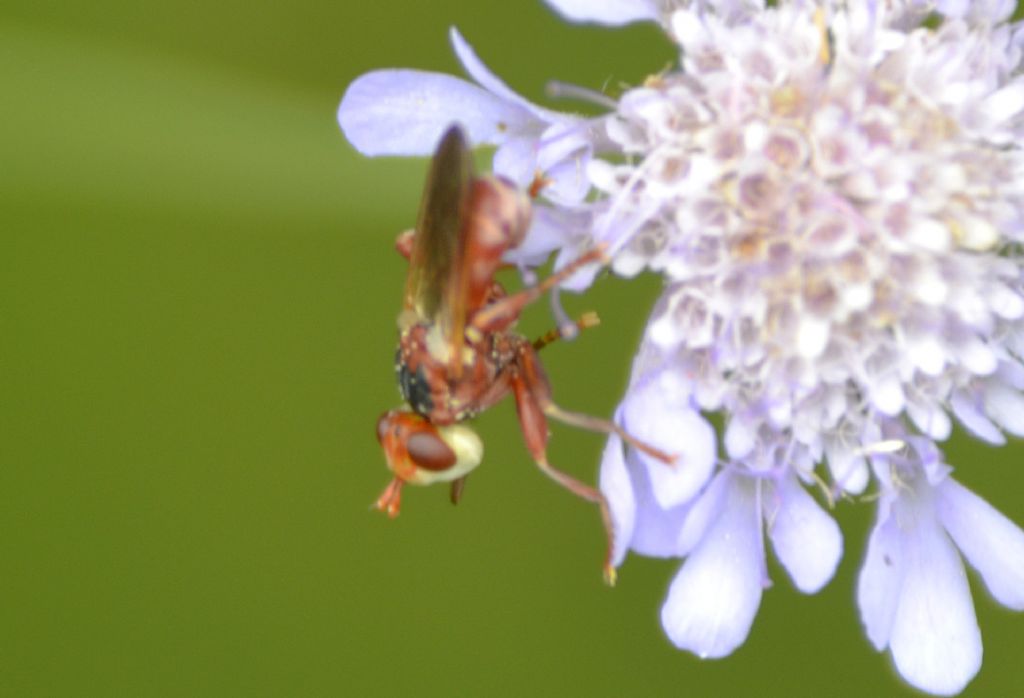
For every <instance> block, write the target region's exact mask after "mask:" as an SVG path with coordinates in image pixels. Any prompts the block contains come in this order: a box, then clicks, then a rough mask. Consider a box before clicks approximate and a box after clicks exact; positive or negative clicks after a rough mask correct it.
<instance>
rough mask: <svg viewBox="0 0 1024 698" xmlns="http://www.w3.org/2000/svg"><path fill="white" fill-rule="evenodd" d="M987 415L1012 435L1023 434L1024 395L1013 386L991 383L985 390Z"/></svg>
mask: <svg viewBox="0 0 1024 698" xmlns="http://www.w3.org/2000/svg"><path fill="white" fill-rule="evenodd" d="M985 408H986V410H987V412H988V416H989V417H991V418H992V420H993V421H994V422H995V423H996V424H998V425H999V426H1001V427H1002V428H1003V429H1005V430H1006V431H1008V432H1010V433H1011V434H1013V435H1014V436H1024V395H1022V394H1021V393H1019V392H1017V390H1016V389H1014V388H1009V387H1007V386H1005V385H1002V384H1000V383H992V384H990V385H989V386H988V387H987V389H986V390H985Z"/></svg>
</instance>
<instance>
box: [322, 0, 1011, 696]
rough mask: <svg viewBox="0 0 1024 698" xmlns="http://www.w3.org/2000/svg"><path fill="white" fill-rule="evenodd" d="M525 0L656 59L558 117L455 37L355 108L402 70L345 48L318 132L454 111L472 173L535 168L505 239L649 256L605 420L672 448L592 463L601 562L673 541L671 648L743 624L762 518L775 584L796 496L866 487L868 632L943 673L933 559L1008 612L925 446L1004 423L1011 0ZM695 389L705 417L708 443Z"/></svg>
mask: <svg viewBox="0 0 1024 698" xmlns="http://www.w3.org/2000/svg"><path fill="white" fill-rule="evenodd" d="M547 2H548V4H550V5H552V6H553V7H554V8H555V9H557V10H559V11H560V12H561V13H562V14H563V15H565V16H566V17H567V18H569V19H572V20H575V21H597V22H601V23H604V24H610V25H617V24H624V23H627V22H632V21H656V22H659V23H660V24H661V25H662V26H663V27H664V29H665V31H666V33H667V34H668V36H669V37H670V38H671V39H672V40H673V41H674V42H675V43H676V44H677V45H678V48H679V50H680V64H679V67H678V68H677V69H674V70H671V71H666V72H664V73H662V74H659V75H654V76H652V77H650V78H649V79H648V80H647V81H646V82H645V84H644V85H642V86H639V87H637V88H635V89H631V90H628V91H626V92H625V93H624V94H622V95H621V96H620V98H619V99H618V100H617V101H616V103H615V104H614V105H613V109H612V110H611V111H610V112H609V113H608V114H606V115H604V116H602V117H599V118H596V119H583V118H581V117H576V116H571V115H565V114H559V113H557V112H551V111H548V110H543V109H541V108H540V107H536V106H535V105H531V104H530V103H529V102H527V101H526V100H524V99H522V98H521V97H519V96H518V95H516V94H515V93H514V92H512V91H511V90H510V89H509V88H508V87H507V86H505V85H504V84H503V83H501V82H500V80H498V79H497V78H496V77H495V76H493V75H492V74H491V73H489V71H487V69H486V68H485V67H483V64H482V63H480V61H479V59H477V58H476V56H475V54H473V53H472V51H471V50H470V49H469V47H468V45H466V44H465V42H464V41H463V40H462V39H461V37H459V36H458V35H457V34H455V35H453V37H454V41H455V44H456V50H457V51H458V52H459V55H460V57H461V58H462V59H463V62H464V64H465V65H466V66H467V69H468V70H469V72H470V73H471V74H472V75H473V77H474V78H475V79H476V81H477V82H478V83H479V85H480V87H477V86H473V85H469V84H468V83H462V82H461V81H456V80H455V79H453V78H447V77H445V76H431V79H436V80H442V79H443V80H450V81H452V84H454V83H456V82H457V83H459V84H458V86H456V87H453V86H452V84H448V83H446V87H445V95H442V94H441V93H440V92H438V93H437V94H436V95H434V94H433V93H431V95H428V96H427V101H428V102H429V101H430V100H431V99H433V100H435V101H436V103H437V104H438V105H440V106H438V107H437V109H435V110H434V111H433V112H431V111H430V110H429V109H428V110H426V111H424V110H423V109H422V104H423V103H424V99H423V97H424V95H423V94H422V93H421V94H419V95H417V100H418V101H417V104H418V105H420V107H421V108H420V110H419V112H418V115H417V116H416V117H415V118H413V117H409V116H406V117H404V121H403V119H395V118H391V119H390V120H389V119H388V118H387V117H385V118H384V119H381V114H382V113H384V112H386V113H387V114H393V113H395V112H396V111H397V110H398V109H399V108H400V107H401V105H402V104H403V100H406V99H409V100H411V99H412V97H408V93H409V92H410V91H412V90H413V89H414V88H413V87H412V85H413V80H412V79H411V78H409V79H408V80H406V78H404V77H401V76H398V75H396V74H397V73H400V72H402V71H381V72H379V73H371V74H370V75H368V76H364V77H363V78H360V80H359V81H357V82H356V83H354V84H353V86H352V87H351V88H350V90H349V93H348V94H347V95H346V97H345V100H343V102H342V107H341V111H340V119H341V123H342V127H343V129H345V131H346V134H347V135H348V136H349V138H350V139H351V140H352V141H353V142H354V143H355V144H356V145H357V147H360V148H361V149H363V150H364V151H366V152H372V151H373V150H374V147H376V146H374V145H373V144H377V143H385V142H389V141H388V140H387V135H386V134H385V133H384V132H383V129H384V128H385V127H382V126H381V125H380V124H381V123H384V124H385V125H387V124H391V123H393V122H394V123H398V124H402V123H407V122H410V121H416V120H420V121H422V122H423V123H422V124H420V126H422V128H421V130H422V131H423V133H422V134H421V135H417V136H416V138H417V139H419V140H416V143H415V148H410V147H405V146H402V147H401V148H400V149H399V150H401V151H402V152H410V153H411V152H429V149H430V148H431V147H432V145H433V140H431V138H430V136H433V139H434V140H436V135H434V134H436V133H439V132H440V131H441V130H442V129H443V128H444V126H445V125H446V124H447V123H448V122H449V121H451V120H453V119H455V118H457V119H458V120H460V121H463V122H465V121H466V120H467V119H468V121H469V123H468V124H467V127H468V129H469V131H470V133H471V135H473V137H474V138H475V139H476V140H478V141H487V142H492V143H494V144H496V145H497V146H498V151H497V153H498V154H497V157H496V160H495V169H496V170H497V171H500V172H502V173H504V174H506V175H508V176H510V177H512V178H513V179H515V180H516V181H519V182H521V183H523V184H526V183H528V182H529V181H530V180H531V179H532V178H533V177H534V176H535V175H536V173H538V172H539V173H541V174H542V175H543V177H544V180H545V181H546V182H547V183H548V187H547V188H546V189H545V190H544V191H543V196H544V197H545V198H546V200H547V201H546V202H544V203H542V204H540V205H538V206H537V209H538V214H537V224H536V225H535V227H534V229H533V230H532V231H531V234H530V238H529V240H528V244H527V246H526V247H525V248H524V250H521V251H520V252H519V256H518V257H517V261H520V262H526V263H529V262H530V261H531V260H535V259H537V258H540V257H543V255H544V254H545V253H547V252H549V251H551V250H555V249H557V250H559V251H560V259H559V262H558V264H561V263H563V262H564V261H566V260H568V259H571V258H572V257H574V256H575V255H576V254H577V253H578V251H579V250H580V249H582V248H584V247H586V246H588V245H591V244H594V243H595V242H603V243H606V244H607V245H608V246H609V249H610V250H611V251H612V252H613V254H614V261H613V264H612V268H613V270H614V271H615V272H617V273H619V274H621V275H624V276H631V275H634V274H637V273H639V272H641V271H644V270H647V271H653V272H655V273H658V274H661V275H662V276H663V277H664V278H665V280H666V286H665V290H664V293H663V295H662V297H661V299H660V301H659V302H658V304H657V306H656V308H655V310H654V312H653V314H652V316H651V319H650V321H649V323H648V326H647V329H646V332H645V336H644V340H643V344H642V346H641V349H640V351H639V353H638V356H637V358H636V360H635V363H634V367H633V378H632V381H631V385H630V388H629V390H628V392H627V395H626V396H625V398H624V400H623V402H622V405H621V406H620V409H619V412H618V418H619V421H620V422H621V423H622V425H623V426H624V427H625V428H626V429H627V430H628V431H629V432H630V433H632V434H634V435H635V436H637V437H639V438H642V439H645V440H647V441H649V442H651V443H652V444H655V445H657V446H659V447H660V448H662V449H664V450H667V451H670V452H677V453H679V454H681V460H680V463H679V465H678V466H677V467H675V468H668V467H666V466H665V465H664V464H663V463H661V462H659V461H656V460H654V459H651V458H649V457H648V456H646V455H645V454H643V453H641V452H638V451H636V450H634V449H632V448H629V447H626V446H624V444H623V443H622V442H621V441H620V440H619V439H618V438H617V437H612V438H611V439H610V441H609V443H608V446H607V448H606V450H605V455H604V459H603V462H602V468H601V486H602V490H603V492H604V493H605V495H606V497H607V498H608V500H609V503H610V506H611V509H612V514H613V519H614V523H615V528H616V550H615V562H616V564H618V563H620V562H621V561H622V559H623V558H624V556H625V555H626V553H627V552H628V551H630V550H631V551H633V552H636V553H639V554H643V555H654V556H662V557H679V558H683V559H684V562H683V565H682V568H681V570H680V572H679V573H678V575H677V576H676V578H675V580H674V581H673V583H672V585H671V588H670V590H669V594H668V598H667V599H666V601H665V605H664V607H663V610H662V622H663V625H664V627H665V630H666V632H667V633H668V635H669V637H670V638H671V639H672V641H673V642H674V643H675V644H676V645H678V646H679V647H681V648H684V649H687V650H690V651H692V652H694V653H696V654H698V655H699V656H702V657H721V656H724V655H727V654H729V653H731V652H732V651H733V650H734V649H736V648H737V647H738V646H739V645H740V644H742V643H743V641H744V640H745V639H746V637H747V635H748V633H749V630H750V627H751V625H752V623H753V620H754V617H755V615H756V612H757V608H758V606H759V604H760V599H761V593H762V590H763V588H764V587H765V586H766V585H767V583H768V579H767V569H766V564H765V548H764V539H765V537H767V538H768V540H770V541H771V544H772V548H773V550H774V552H775V555H776V556H777V557H778V559H779V560H780V562H781V563H782V564H783V566H784V567H785V569H786V570H787V572H788V573H789V575H790V576H791V578H792V579H793V582H794V584H795V585H796V587H797V588H798V589H800V590H801V591H804V592H807V593H812V592H815V591H817V590H818V589H820V588H821V587H822V586H824V585H825V584H826V583H827V582H828V581H829V580H830V579H831V577H832V575H833V573H834V571H835V568H836V565H837V564H838V561H839V559H840V557H841V555H842V548H843V543H842V535H841V533H840V531H839V528H838V526H837V525H836V523H835V522H834V521H833V519H832V517H831V516H830V515H829V514H828V512H827V511H826V508H823V507H822V506H821V505H819V503H818V502H817V501H816V499H815V498H814V497H813V496H812V494H811V493H810V492H811V491H820V492H822V493H824V495H825V499H826V500H828V501H829V503H831V502H832V501H833V500H835V499H837V498H839V497H844V496H845V497H849V496H857V495H862V494H865V493H868V492H870V498H871V499H873V500H876V501H877V506H878V517H877V521H876V525H875V528H874V531H873V533H872V535H871V538H870V541H869V542H868V549H867V554H866V556H865V560H864V564H863V567H862V569H861V573H860V579H859V586H858V599H857V601H858V604H859V607H860V612H861V617H862V619H863V622H864V625H865V627H866V630H867V634H868V637H869V639H870V640H871V642H872V643H873V644H874V645H875V647H877V648H878V649H879V650H883V649H888V650H889V651H891V653H892V656H893V659H894V661H895V664H896V667H897V669H898V670H899V671H900V673H901V674H902V675H903V676H904V678H906V679H907V680H908V681H909V682H910V683H912V684H913V685H915V686H916V687H918V688H921V689H923V690H926V691H929V692H932V693H937V694H954V693H957V692H959V691H960V690H962V689H963V687H964V686H965V685H966V684H967V683H968V682H969V681H970V679H971V678H972V677H973V676H974V675H975V674H976V673H977V671H978V670H979V668H980V665H981V654H982V645H981V636H980V631H979V629H978V626H977V621H976V618H975V614H974V608H973V603H972V601H971V596H970V590H969V588H968V584H967V578H966V575H965V571H964V566H963V563H962V561H961V556H962V557H963V558H965V559H966V560H967V562H968V563H970V565H971V566H973V567H974V568H975V569H976V570H977V571H978V573H979V574H980V576H981V578H982V579H983V580H984V582H985V584H986V586H987V587H988V590H989V591H990V592H991V594H992V595H993V596H994V597H995V598H996V600H998V601H999V602H1000V603H1002V604H1004V605H1006V606H1008V607H1010V608H1013V609H1017V610H1022V609H1024V532H1022V531H1021V529H1020V528H1018V527H1017V526H1016V525H1014V524H1013V523H1012V522H1011V521H1009V520H1008V519H1007V518H1006V517H1004V516H1003V515H1001V514H1000V513H998V512H997V511H995V510H994V509H993V508H992V507H991V506H990V505H988V504H987V503H985V502H984V501H983V500H981V499H980V498H978V497H977V496H976V495H974V494H972V493H971V492H969V491H968V490H966V489H965V488H964V487H963V486H961V485H960V484H958V483H957V482H956V481H955V480H954V479H953V478H952V477H951V475H950V474H951V471H952V468H951V467H950V466H949V465H947V464H946V463H945V462H944V460H943V456H942V453H941V451H940V450H939V448H938V446H937V443H938V442H941V441H943V440H945V439H946V438H948V437H949V435H950V433H951V430H952V428H953V423H954V420H955V421H957V422H959V424H961V425H962V426H963V427H965V428H966V429H967V430H969V431H970V432H971V433H973V434H974V435H976V436H977V437H979V438H980V439H983V440H985V441H987V442H989V443H993V444H1002V443H1004V442H1005V436H1004V434H1005V433H1009V434H1011V435H1014V436H1024V363H1022V358H1024V249H1022V242H1024V152H1022V150H1021V147H1020V138H1021V135H1022V131H1024V78H1022V77H1021V75H1022V70H1021V68H1022V65H1021V60H1022V46H1024V31H1022V29H1021V27H1020V26H1019V25H1017V24H1014V23H1011V22H1010V21H1009V19H1008V17H1009V15H1010V14H1011V12H1012V11H1013V9H1014V4H1013V3H1012V2H1007V1H1006V0H988V1H985V2H964V1H961V2H953V1H945V2H943V1H941V0H940V1H935V2H931V1H927V0H902V1H901V0H877V1H867V2H840V1H838V0H832V1H822V2H812V1H810V0H807V1H803V2H801V1H796V2H780V3H778V6H777V7H772V8H766V7H764V6H763V4H762V3H761V2H758V1H757V0H731V1H728V0H719V1H718V2H712V1H710V0H706V1H704V2H679V1H678V0H677V1H675V2H673V1H672V0H601V1H594V0H587V1H583V0H547ZM405 72H411V71H405ZM426 75H429V74H426ZM415 84H416V86H417V87H416V88H415V89H418V90H420V91H421V92H422V89H423V88H422V85H423V84H424V81H423V79H422V78H420V79H417V81H416V82H415ZM453 94H455V95H456V98H454V103H455V104H457V107H458V113H455V111H456V110H455V107H451V108H449V107H447V106H445V105H446V104H448V101H446V100H452V99H453V98H452V95H453ZM469 103H475V104H477V105H478V106H479V108H478V109H476V110H475V111H473V109H472V108H471V104H469ZM467 111H468V113H470V116H468V117H467V116H466V114H467ZM414 131H415V129H412V130H408V129H407V130H406V131H405V133H406V134H408V133H410V132H414ZM368 144H369V145H368ZM417 149H418V150H417ZM378 152H381V151H378ZM389 152H396V151H395V150H391V151H389ZM595 192H596V195H591V196H589V197H587V195H588V193H590V194H594V193H595ZM581 228H582V230H584V231H585V232H584V233H583V234H580V233H579V231H580V230H581ZM574 281H575V282H576V286H577V287H582V286H585V285H586V284H588V283H589V278H582V277H580V278H577V279H574ZM706 413H720V414H722V415H723V417H724V420H725V424H726V426H725V429H724V433H723V434H721V439H720V440H721V444H720V445H719V438H718V436H717V435H716V433H715V431H714V430H713V429H712V427H711V426H710V425H709V423H708V422H707V421H706V419H705V418H704V416H703V414H706Z"/></svg>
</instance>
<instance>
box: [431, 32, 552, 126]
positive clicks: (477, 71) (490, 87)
mask: <svg viewBox="0 0 1024 698" xmlns="http://www.w3.org/2000/svg"><path fill="white" fill-rule="evenodd" d="M448 37H449V38H450V39H451V42H452V48H453V49H455V55H456V56H458V58H459V61H460V62H461V63H462V67H463V68H465V69H466V72H467V73H469V76H470V77H471V78H473V79H474V80H476V81H477V83H478V84H479V85H480V86H481V87H483V88H484V89H485V90H487V91H488V92H490V93H491V94H493V95H496V96H498V97H500V98H501V99H503V100H505V101H506V102H508V103H509V104H515V105H517V106H519V107H521V108H523V109H525V110H527V111H529V112H531V113H532V114H533V115H534V117H536V118H537V119H538V120H539V121H546V122H553V121H559V120H561V119H563V118H567V115H565V114H560V113H559V112H556V111H551V110H550V109H545V108H544V107H540V106H537V105H536V104H534V103H533V102H531V101H530V100H528V99H526V98H525V97H523V96H522V95H520V94H519V93H517V92H516V91H515V90H513V89H512V88H511V87H509V86H508V85H506V84H505V82H504V81H503V80H502V79H501V78H499V77H498V76H497V75H495V74H494V73H492V72H491V69H490V68H488V67H487V66H486V65H484V62H483V61H481V60H480V57H479V56H477V55H476V51H474V50H473V47H472V46H470V45H469V42H467V41H466V40H465V39H464V38H463V37H462V34H460V33H459V30H458V29H456V28H455V27H452V28H451V29H449V30H448Z"/></svg>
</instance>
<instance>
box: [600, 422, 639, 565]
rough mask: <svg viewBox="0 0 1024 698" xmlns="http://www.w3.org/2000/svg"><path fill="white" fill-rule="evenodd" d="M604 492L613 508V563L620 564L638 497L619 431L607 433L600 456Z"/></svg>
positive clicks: (623, 556) (634, 517)
mask: <svg viewBox="0 0 1024 698" xmlns="http://www.w3.org/2000/svg"><path fill="white" fill-rule="evenodd" d="M600 483H601V485H600V486H601V492H602V493H603V494H604V496H605V499H607V500H608V508H609V509H610V510H611V516H612V529H613V530H614V531H615V538H614V540H613V545H612V560H611V562H612V566H613V567H618V566H619V565H621V564H622V560H623V559H624V558H625V557H626V551H627V550H628V549H629V543H630V541H631V540H632V539H633V522H634V521H635V519H636V499H635V498H634V496H633V483H632V482H631V481H630V478H629V472H628V471H627V470H626V461H625V458H624V456H623V451H622V439H620V438H619V437H618V435H616V434H612V435H611V436H610V437H608V442H607V443H606V444H605V447H604V455H603V456H602V457H601V475H600Z"/></svg>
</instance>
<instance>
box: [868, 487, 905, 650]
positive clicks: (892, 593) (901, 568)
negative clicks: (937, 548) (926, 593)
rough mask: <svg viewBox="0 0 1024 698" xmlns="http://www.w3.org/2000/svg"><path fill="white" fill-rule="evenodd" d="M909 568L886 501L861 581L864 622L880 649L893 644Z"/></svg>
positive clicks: (873, 641) (872, 532) (873, 533)
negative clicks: (902, 589) (899, 604)
mask: <svg viewBox="0 0 1024 698" xmlns="http://www.w3.org/2000/svg"><path fill="white" fill-rule="evenodd" d="M905 569H906V561H905V560H904V558H903V546H902V542H901V540H900V531H899V528H898V526H897V523H896V518H895V517H894V516H891V515H890V512H889V510H888V507H887V506H884V502H883V503H882V505H881V506H879V513H878V520H877V521H876V523H875V528H874V530H872V531H871V538H870V539H869V541H868V551H867V555H866V556H865V557H864V564H863V565H862V566H861V568H860V577H859V578H858V580H857V606H858V607H859V608H860V618H861V622H863V623H864V629H865V630H866V631H867V634H868V639H869V640H870V641H871V644H872V645H874V646H875V649H877V650H882V649H885V647H886V646H887V645H888V644H889V638H890V635H891V633H892V624H893V620H894V619H895V617H896V604H897V602H898V601H899V596H900V589H901V588H902V587H903V577H904V574H905Z"/></svg>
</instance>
